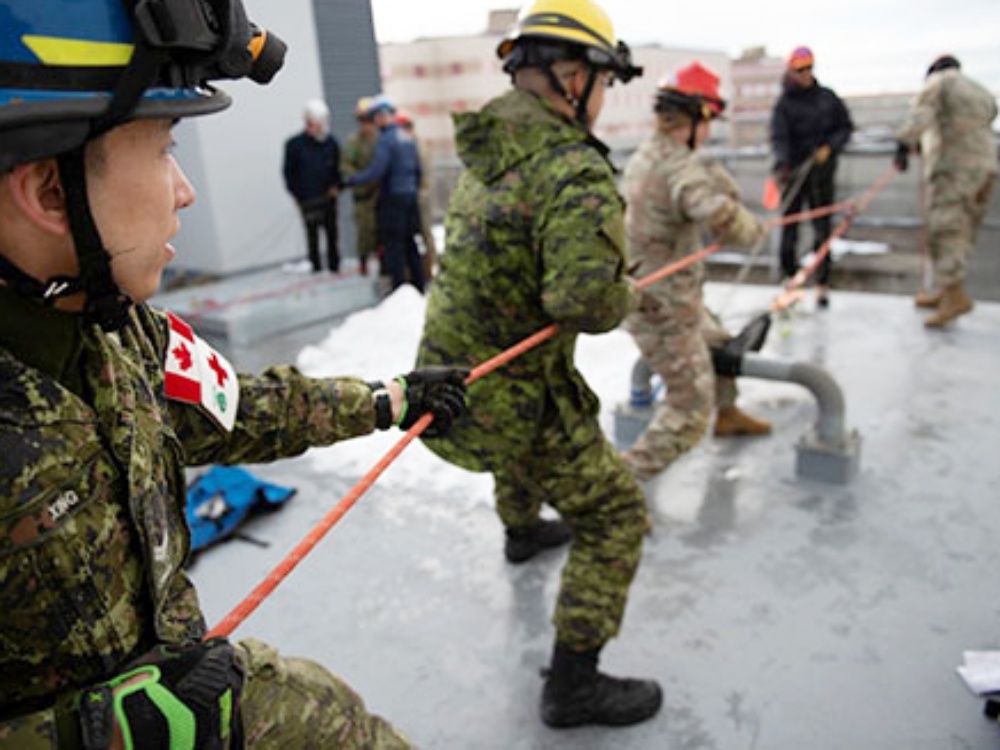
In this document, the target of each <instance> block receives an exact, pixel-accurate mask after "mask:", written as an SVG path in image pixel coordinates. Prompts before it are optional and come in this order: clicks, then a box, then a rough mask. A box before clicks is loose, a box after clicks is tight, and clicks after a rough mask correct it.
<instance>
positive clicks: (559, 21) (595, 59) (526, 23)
mask: <svg viewBox="0 0 1000 750" xmlns="http://www.w3.org/2000/svg"><path fill="white" fill-rule="evenodd" d="M522 42H534V43H540V44H541V45H543V46H544V45H545V43H546V42H555V43H557V45H558V44H559V43H561V44H563V45H572V46H576V47H579V48H582V53H583V54H582V57H584V58H585V59H586V60H587V62H589V63H590V64H591V65H593V66H595V67H598V68H605V69H607V70H610V71H613V72H614V73H615V75H616V76H617V77H618V78H619V79H620V80H621V81H622V82H623V83H628V82H629V81H630V80H632V78H635V77H636V76H640V75H642V68H637V67H635V66H634V65H632V54H631V52H630V51H629V48H628V45H626V44H625V43H624V42H620V41H616V39H615V30H614V26H612V24H611V19H610V18H608V15H607V13H605V12H604V10H603V9H602V8H601V7H600V6H599V5H597V3H595V2H593V1H592V0H535V1H534V2H533V3H531V4H530V5H526V6H525V7H524V8H523V9H522V10H521V13H520V14H519V16H518V19H517V23H516V24H515V25H514V27H513V28H512V29H511V30H510V33H509V34H508V35H507V37H506V38H505V39H504V40H503V41H502V42H500V44H499V45H498V46H497V56H498V57H499V58H500V59H501V60H504V70H506V71H507V72H508V73H510V72H513V71H514V70H517V69H518V68H520V67H524V66H527V65H537V64H539V63H540V62H545V61H546V60H545V59H544V57H542V58H539V57H537V56H533V55H528V54H525V53H524V52H523V46H524V45H523V44H522ZM519 48H522V51H521V53H520V54H516V53H518V51H519ZM552 61H553V60H551V59H550V60H548V62H552Z"/></svg>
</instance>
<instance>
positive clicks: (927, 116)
mask: <svg viewBox="0 0 1000 750" xmlns="http://www.w3.org/2000/svg"><path fill="white" fill-rule="evenodd" d="M943 83H944V78H943V77H941V76H937V77H932V78H931V80H929V81H928V82H927V85H926V86H924V88H923V90H922V91H921V92H920V93H919V94H917V97H916V99H914V101H913V104H912V106H911V107H910V111H909V113H907V116H906V121H905V122H904V123H903V126H902V127H901V128H900V129H899V131H898V132H897V133H896V138H897V140H899V141H900V142H901V143H905V144H906V145H907V146H909V147H910V148H914V147H916V145H917V142H918V141H919V140H920V136H921V135H922V134H923V133H924V131H925V130H927V129H928V128H929V127H931V125H933V124H934V121H935V120H936V119H937V117H938V113H939V112H940V110H941V101H942V95H943V91H944V86H943Z"/></svg>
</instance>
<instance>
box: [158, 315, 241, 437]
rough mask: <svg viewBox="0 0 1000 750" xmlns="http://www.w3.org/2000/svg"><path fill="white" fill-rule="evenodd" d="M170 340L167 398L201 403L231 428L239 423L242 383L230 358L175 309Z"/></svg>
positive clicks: (228, 429) (229, 429) (189, 402)
mask: <svg viewBox="0 0 1000 750" xmlns="http://www.w3.org/2000/svg"><path fill="white" fill-rule="evenodd" d="M167 319H168V320H169V321H170V342H169V344H168V345H167V358H166V362H165V363H164V365H163V372H164V389H165V390H166V394H167V398H169V399H171V400H172V401H183V402H185V403H188V404H196V405H199V406H201V407H202V408H203V409H204V410H205V411H206V412H207V413H208V415H209V416H210V417H211V418H212V419H214V420H215V421H216V422H218V423H219V424H220V425H222V427H223V428H225V430H226V431H227V432H232V431H233V425H234V424H236V409H237V407H238V406H239V403H240V386H239V382H238V381H237V379H236V371H235V370H233V366H232V365H231V364H229V362H228V360H226V358H225V357H223V356H222V355H221V354H219V353H218V352H217V351H215V349H213V348H212V347H211V346H209V345H208V344H206V343H205V342H204V341H203V340H202V339H201V338H200V337H199V336H197V335H195V333H194V331H193V330H191V326H189V325H188V324H187V323H185V322H184V321H183V320H181V319H180V318H178V317H177V316H176V315H174V314H173V313H171V312H168V313H167Z"/></svg>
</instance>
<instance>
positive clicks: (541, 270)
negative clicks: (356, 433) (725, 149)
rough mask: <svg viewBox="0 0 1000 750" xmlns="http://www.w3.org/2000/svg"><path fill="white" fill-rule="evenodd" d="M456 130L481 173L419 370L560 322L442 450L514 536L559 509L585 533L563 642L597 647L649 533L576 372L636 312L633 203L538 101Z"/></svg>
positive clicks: (565, 601) (559, 610) (430, 317)
mask: <svg viewBox="0 0 1000 750" xmlns="http://www.w3.org/2000/svg"><path fill="white" fill-rule="evenodd" d="M455 131H456V135H457V142H458V148H459V155H460V156H461V158H462V161H463V162H464V163H465V166H466V170H465V172H464V173H463V174H462V175H461V177H460V178H459V181H458V185H457V187H456V188H455V191H454V193H453V194H452V198H451V202H450V205H449V210H448V216H447V220H446V230H447V236H448V241H447V251H446V252H445V253H444V254H443V255H442V257H441V260H440V271H439V274H438V277H437V280H436V281H435V282H434V286H433V288H432V291H431V294H430V298H429V300H428V303H427V313H426V320H425V326H424V335H423V340H422V342H421V345H420V354H419V361H420V363H421V364H422V365H430V364H443V363H452V364H457V365H468V366H473V365H475V364H478V363H480V362H483V361H485V360H487V359H489V358H490V357H492V356H493V355H495V354H498V353H499V352H501V351H503V350H505V349H507V348H508V347H510V346H512V345H513V344H516V343H517V342H519V341H521V340H522V339H524V338H526V337H527V336H529V335H531V334H533V333H536V332H537V331H539V330H541V329H543V328H545V327H546V326H548V325H550V324H553V323H556V324H558V325H559V332H558V333H557V334H556V336H555V337H554V338H552V339H550V340H549V341H547V342H545V343H544V344H542V345H540V346H538V347H536V348H535V349H532V350H530V351H528V352H527V353H525V354H523V355H521V356H520V357H518V358H516V359H515V360H513V361H512V362H511V363H510V364H508V365H505V366H504V367H503V368H501V369H499V370H497V371H496V372H493V373H492V374H490V375H487V376H486V377H484V378H482V379H481V380H478V381H477V382H475V383H474V384H472V385H471V386H470V387H469V405H470V412H469V416H467V417H465V418H464V419H463V420H462V421H460V422H459V423H457V425H456V426H455V427H454V428H453V430H452V432H451V433H450V434H449V436H448V438H447V439H446V440H428V441H427V444H428V445H429V446H430V447H431V449H432V450H434V451H435V452H437V453H438V454H439V455H441V456H442V457H444V458H445V459H447V460H448V461H451V462H452V463H455V464H458V465H459V466H462V467H465V468H466V469H469V470H472V471H489V472H492V473H493V475H494V478H495V480H496V484H495V487H496V489H495V492H496V503H497V509H498V512H499V514H500V517H501V520H502V521H503V523H504V524H505V525H506V526H508V527H512V526H513V527H516V526H526V525H529V524H531V523H534V522H535V521H537V519H538V512H539V509H540V507H541V505H542V503H548V504H549V505H551V506H552V507H554V508H556V510H558V511H559V513H560V515H561V516H562V517H563V519H565V520H566V522H567V523H569V524H570V525H571V526H572V527H573V530H574V540H573V543H572V547H571V549H570V554H569V561H568V562H567V564H566V567H565V569H564V571H563V577H562V588H561V590H560V593H559V599H558V603H557V606H556V612H555V618H554V622H555V625H556V629H557V635H556V638H557V640H558V642H559V643H561V644H563V645H566V646H568V647H570V648H573V649H577V650H586V649H593V648H598V647H600V646H602V645H604V643H605V642H606V641H607V640H608V639H610V638H611V637H613V636H614V635H615V634H616V633H617V631H618V627H619V625H620V623H621V618H622V615H623V610H624V607H625V602H626V599H627V596H628V588H629V585H630V583H631V581H632V577H633V575H634V573H635V570H636V568H637V566H638V563H639V557H640V552H641V545H642V538H643V534H644V532H645V530H646V515H645V505H644V500H643V496H642V492H641V490H640V489H639V487H638V485H637V484H636V482H635V480H634V479H633V477H632V476H631V475H630V473H629V471H628V469H627V468H626V466H625V465H624V463H623V462H622V461H621V459H620V457H619V456H618V453H617V451H616V450H615V449H614V448H613V447H612V446H611V445H610V444H609V443H608V441H607V440H606V439H605V437H604V435H603V433H602V431H601V428H600V425H599V424H598V421H597V414H598V410H599V403H598V400H597V397H596V396H595V394H594V393H593V392H592V391H591V390H590V388H589V387H588V386H587V384H586V382H585V381H584V379H583V376H582V375H581V374H580V372H579V371H577V369H576V366H575V364H574V351H575V346H576V338H577V335H578V334H579V333H581V332H586V333H601V332H604V331H608V330H611V329H613V328H614V327H615V326H617V325H618V323H619V322H620V321H621V319H622V318H623V317H624V316H625V315H626V314H627V313H628V311H629V310H630V309H631V307H632V305H633V304H634V293H633V291H632V288H631V286H630V284H629V282H628V279H627V278H626V276H625V254H624V232H623V225H622V202H621V198H620V196H619V195H618V193H617V191H616V189H615V183H614V176H613V170H612V168H611V166H610V164H609V163H608V161H607V160H606V157H605V150H604V149H603V146H602V145H601V144H600V143H599V142H597V141H595V140H593V139H592V137H591V136H589V135H588V134H587V133H586V132H585V131H584V130H583V129H582V128H580V127H579V126H578V125H576V124H575V123H573V122H572V121H571V120H569V119H567V118H565V117H563V116H562V115H560V114H558V113H557V112H555V110H553V109H551V108H550V107H549V106H548V105H547V104H545V103H544V102H543V101H542V100H541V99H539V98H538V97H536V96H534V95H532V94H529V93H526V92H522V91H512V92H509V93H507V94H505V95H503V96H501V97H498V98H496V99H494V100H493V101H491V102H490V103H488V104H487V105H486V106H485V107H484V109H483V110H482V111H480V112H478V113H468V114H461V115H456V116H455Z"/></svg>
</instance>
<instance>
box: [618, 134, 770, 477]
mask: <svg viewBox="0 0 1000 750" xmlns="http://www.w3.org/2000/svg"><path fill="white" fill-rule="evenodd" d="M622 192H623V194H624V195H625V199H626V202H627V203H628V210H627V212H626V215H625V222H626V223H625V229H626V235H627V237H628V250H629V258H630V262H631V263H632V264H633V268H634V269H635V270H634V271H633V273H634V274H635V275H636V276H637V277H640V278H641V277H642V276H647V275H649V274H650V273H652V272H653V271H656V270H658V269H660V268H662V267H663V266H665V265H668V264H670V263H674V262H676V261H679V260H682V259H683V258H685V257H687V256H688V255H690V254H692V253H694V252H696V251H697V250H699V249H701V248H702V247H703V246H704V245H705V244H706V243H705V242H704V241H703V235H704V230H707V231H708V233H709V234H711V235H712V237H713V238H715V239H716V240H719V241H722V242H728V243H732V244H736V245H749V244H752V243H753V242H754V241H756V240H757V239H759V238H760V237H761V235H762V234H763V231H764V229H763V226H762V225H761V223H760V221H759V220H758V219H757V218H755V217H754V216H753V214H751V213H750V212H749V211H748V210H747V209H746V208H744V207H743V206H742V205H741V204H740V202H739V190H738V188H737V187H736V184H735V183H734V182H733V180H732V178H731V177H730V176H729V175H728V174H727V173H726V171H725V170H724V169H723V168H722V167H721V166H720V165H718V164H716V163H714V162H710V161H707V160H705V159H703V158H702V156H701V155H700V154H697V153H695V152H693V151H692V150H691V149H690V148H689V147H688V146H686V145H685V144H682V143H678V142H677V141H675V140H674V139H673V138H671V137H670V136H668V135H667V134H666V133H665V132H664V131H663V130H657V132H655V133H654V134H653V135H651V136H650V137H649V138H648V139H646V141H644V142H643V143H642V145H641V146H640V147H639V149H638V150H637V151H636V152H635V154H633V156H632V158H631V159H630V160H629V162H628V165H627V166H626V168H625V175H624V177H623V180H622ZM704 276H705V270H704V265H703V264H702V263H701V262H698V263H695V264H693V265H690V266H687V267H686V268H684V269H683V270H681V271H679V272H677V273H675V274H673V275H671V276H668V277H667V278H666V279H663V280H661V281H658V282H656V283H655V284H652V285H650V286H648V287H646V288H645V289H644V290H643V291H642V296H641V298H640V302H639V309H638V310H637V311H636V312H634V313H632V314H631V315H630V316H629V317H628V318H627V319H626V321H625V328H626V329H627V330H628V331H629V332H630V333H631V334H632V336H633V338H634V339H635V342H636V344H637V345H638V347H639V351H640V352H641V353H642V356H643V357H644V358H645V360H646V361H647V363H648V364H649V366H650V367H651V368H652V369H653V370H654V371H655V372H657V373H659V375H660V377H661V378H662V379H663V383H664V385H665V386H666V391H667V393H666V399H665V401H664V402H661V403H660V404H658V405H657V407H656V412H655V414H654V416H653V419H652V420H651V421H650V423H649V426H648V427H647V428H646V430H645V432H643V434H642V435H640V436H639V438H638V440H636V442H635V444H634V445H633V446H632V447H631V448H630V449H629V450H627V451H626V452H625V454H624V458H625V460H626V462H627V463H628V464H629V466H630V467H631V468H632V470H633V471H634V472H635V474H636V476H637V477H638V478H639V479H642V480H647V479H649V478H651V477H653V476H655V475H656V474H658V473H659V472H660V471H662V470H663V469H665V468H666V467H667V466H669V465H670V463H671V462H673V461H674V459H676V458H677V457H678V456H680V455H681V454H682V453H684V452H686V451H688V450H690V449H691V448H692V447H693V446H694V445H695V444H697V442H698V441H699V440H700V439H701V438H702V436H703V435H704V434H705V430H706V429H707V427H708V424H709V421H710V419H711V416H712V411H713V409H714V408H715V407H716V406H720V407H726V406H733V405H735V402H736V382H735V380H734V379H733V378H718V377H716V376H715V372H714V370H713V367H712V359H711V355H710V353H709V347H711V346H721V345H722V344H724V343H725V342H726V341H728V340H729V339H730V338H731V336H730V334H729V333H727V332H726V331H725V330H724V329H723V328H722V326H721V325H720V324H719V322H718V321H717V320H716V319H715V318H714V316H712V315H711V313H709V311H708V310H706V309H705V307H704V305H703V303H702V282H703V281H704Z"/></svg>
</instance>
